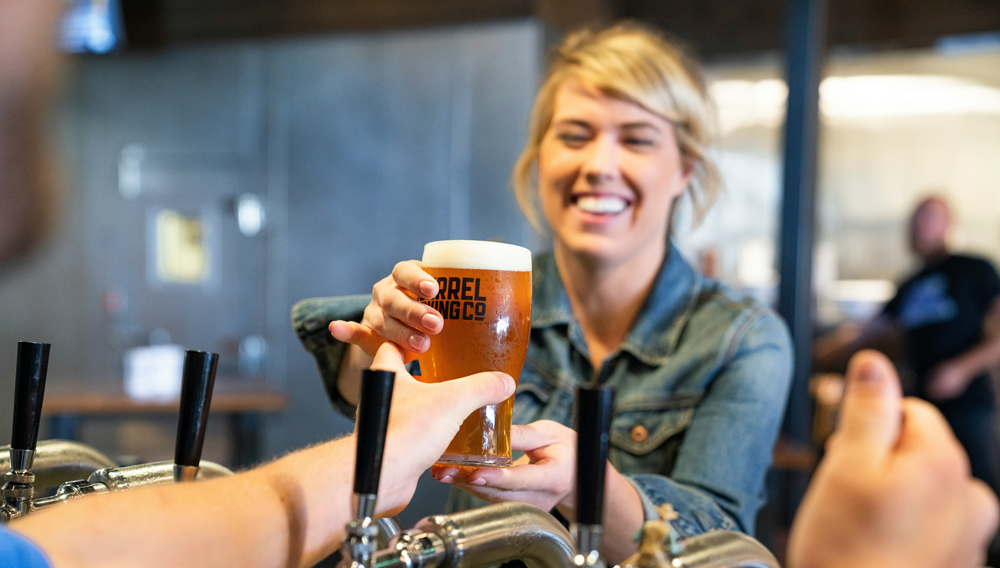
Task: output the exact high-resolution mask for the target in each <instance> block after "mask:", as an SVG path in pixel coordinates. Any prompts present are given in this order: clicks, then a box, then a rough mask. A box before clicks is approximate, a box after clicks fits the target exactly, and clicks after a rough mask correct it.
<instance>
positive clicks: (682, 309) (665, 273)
mask: <svg viewBox="0 0 1000 568" xmlns="http://www.w3.org/2000/svg"><path fill="white" fill-rule="evenodd" d="M702 279H703V277H702V276H701V275H700V274H699V273H697V272H696V271H695V270H694V269H693V268H692V267H691V265H690V264H688V263H687V261H686V260H684V258H683V257H682V256H681V253H680V251H678V250H677V247H675V246H674V245H673V244H671V245H670V247H669V248H668V249H667V256H666V258H665V259H664V261H663V263H662V264H661V265H660V271H659V272H658V273H657V275H656V280H655V281H654V282H653V287H652V288H651V289H650V292H649V296H647V297H646V300H645V301H644V302H643V305H642V308H640V309H639V315H638V318H637V319H636V321H635V324H634V325H633V326H632V330H631V331H630V332H629V334H628V336H626V338H625V341H623V342H622V344H621V346H620V347H619V351H627V352H629V353H631V354H632V355H634V356H635V357H636V358H637V359H639V360H640V361H642V362H643V363H646V364H648V365H662V364H663V363H664V362H666V359H667V357H669V356H670V354H671V353H672V352H673V350H674V348H675V347H676V346H677V341H678V339H679V338H680V334H681V331H682V329H683V328H684V324H685V323H686V321H687V319H688V317H689V315H690V313H691V311H692V310H693V308H694V305H695V302H696V301H697V299H698V291H699V290H700V289H701V287H702ZM558 325H567V326H572V327H577V328H578V327H579V324H578V322H577V321H576V316H574V315H573V310H572V308H571V307H570V303H569V297H568V296H567V295H566V289H565V287H564V286H563V283H562V280H561V279H560V278H559V271H558V269H557V268H556V261H555V256H554V255H553V254H552V252H551V251H550V252H545V253H542V254H539V255H536V256H535V258H534V259H533V274H532V314H531V327H532V329H542V328H547V327H554V326H558Z"/></svg>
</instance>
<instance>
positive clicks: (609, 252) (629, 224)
mask: <svg viewBox="0 0 1000 568" xmlns="http://www.w3.org/2000/svg"><path fill="white" fill-rule="evenodd" d="M538 169H539V189H540V190H541V193H540V196H541V203H542V210H543V212H544V214H545V217H546V220H547V221H548V223H549V226H551V227H552V230H553V233H554V236H555V239H556V242H557V246H566V247H568V250H571V251H574V252H576V253H579V254H584V255H587V256H591V257H603V258H607V259H621V258H626V257H632V256H634V255H635V254H636V253H639V254H648V255H650V256H651V257H653V256H657V255H660V254H662V252H663V250H664V247H665V244H666V240H667V228H668V227H669V224H670V211H671V206H672V203H673V200H674V199H675V198H676V197H677V196H679V195H680V194H681V193H682V192H683V191H684V189H685V188H686V187H687V180H688V173H687V172H686V171H685V169H684V166H683V161H682V159H681V155H680V150H679V148H678V146H677V142H676V139H675V137H674V130H673V125H672V124H671V123H670V121H668V120H667V119H665V118H663V117H662V116H660V115H658V114H655V113H653V112H650V111H648V110H646V109H645V108H643V107H641V106H639V105H636V104H633V103H630V102H628V101H623V100H621V99H617V98H614V97H610V96H608V95H605V94H603V93H601V92H600V91H598V90H597V89H595V88H593V87H591V86H589V85H587V84H584V83H582V82H580V81H576V80H569V81H567V82H566V83H565V84H564V85H562V86H561V87H560V88H559V90H558V92H557V93H556V95H555V108H554V112H553V116H552V122H551V125H550V126H549V129H548V131H547V132H546V134H545V138H544V139H543V141H542V144H541V148H540V151H539V161H538ZM658 259H659V257H658V258H657V260H658Z"/></svg>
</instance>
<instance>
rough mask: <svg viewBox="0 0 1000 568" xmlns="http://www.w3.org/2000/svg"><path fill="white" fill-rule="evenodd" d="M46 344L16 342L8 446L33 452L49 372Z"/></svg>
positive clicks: (48, 346)
mask: <svg viewBox="0 0 1000 568" xmlns="http://www.w3.org/2000/svg"><path fill="white" fill-rule="evenodd" d="M50 347H51V345H49V344H48V343H31V342H29V341H19V342H18V343H17V378H16V381H15V383H14V435H13V437H12V439H11V442H10V447H11V448H13V449H15V450H34V449H35V443H36V442H37V441H38V425H39V424H40V423H41V414H42V397H43V396H44V395H45V375H46V374H47V373H48V371H49V348H50Z"/></svg>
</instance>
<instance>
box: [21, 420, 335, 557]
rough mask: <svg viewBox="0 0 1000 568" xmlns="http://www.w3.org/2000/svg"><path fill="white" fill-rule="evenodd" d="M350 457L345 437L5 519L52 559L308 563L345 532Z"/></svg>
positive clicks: (324, 553)
mask: <svg viewBox="0 0 1000 568" xmlns="http://www.w3.org/2000/svg"><path fill="white" fill-rule="evenodd" d="M353 466H354V438H353V437H350V438H344V439H341V440H337V441H334V442H328V443H326V444H322V445H319V446H314V447H312V448H309V449H306V450H302V451H299V452H295V453H293V454H290V455H288V456H286V457H284V458H282V459H280V460H278V461H276V462H274V463H272V464H269V465H267V466H264V467H262V468H259V469H256V470H253V471H249V472H245V473H242V474H239V475H236V476H233V477H227V478H222V479H216V480H212V481H208V482H202V483H190V484H178V485H170V486H164V487H156V488H150V489H142V490H135V491H131V492H123V493H113V494H109V495H102V496H95V497H88V498H86V499H83V500H81V501H78V502H75V503H71V504H69V505H67V506H65V507H59V508H57V509H54V510H51V511H45V512H41V513H36V514H34V515H30V516H28V517H25V518H23V519H20V520H18V521H15V522H14V523H12V524H11V526H10V528H11V529H13V530H15V531H18V532H21V533H22V534H25V535H26V536H28V537H29V538H31V539H32V540H34V541H35V542H36V543H37V544H39V545H40V546H41V547H42V549H43V550H44V551H45V552H46V553H47V554H48V555H49V557H50V559H51V561H52V565H53V566H54V568H77V567H80V568H89V567H91V566H93V567H101V568H112V567H117V566H121V567H134V566H143V567H147V568H156V567H159V566H163V567H165V568H166V567H175V566H186V567H189V568H191V567H198V566H205V567H217V566H241V567H267V568H271V567H275V568H277V567H281V568H283V567H285V566H312V565H314V564H315V563H316V562H318V561H319V560H320V559H322V558H323V557H325V556H326V555H328V554H329V553H331V552H332V551H333V550H334V549H335V548H336V546H337V545H338V544H339V542H340V540H341V538H342V534H343V527H344V523H346V522H347V521H348V520H349V518H350V515H351V511H350V481H351V478H352V475H351V471H352V469H353ZM151 529H152V530H151Z"/></svg>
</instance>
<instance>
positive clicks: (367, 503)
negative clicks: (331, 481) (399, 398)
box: [339, 370, 396, 568]
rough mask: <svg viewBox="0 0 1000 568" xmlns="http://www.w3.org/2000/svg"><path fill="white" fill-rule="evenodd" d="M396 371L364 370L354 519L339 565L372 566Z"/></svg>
mask: <svg viewBox="0 0 1000 568" xmlns="http://www.w3.org/2000/svg"><path fill="white" fill-rule="evenodd" d="M395 380H396V374H395V373H390V372H387V371H372V370H365V371H363V372H362V374H361V398H360V399H359V400H358V422H357V432H358V447H357V450H356V453H357V459H356V460H355V462H354V520H352V521H351V522H349V523H348V524H347V527H346V532H347V536H346V538H345V539H344V543H343V546H342V548H341V558H342V560H341V562H340V564H339V566H341V567H350V568H372V566H373V561H374V559H375V552H376V551H377V550H378V534H379V530H378V527H377V526H376V523H375V520H374V517H375V502H376V499H377V497H378V483H379V477H380V476H381V473H382V450H383V449H384V448H385V435H386V430H387V429H388V427H389V407H390V406H391V405H392V389H393V386H394V385H395Z"/></svg>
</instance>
